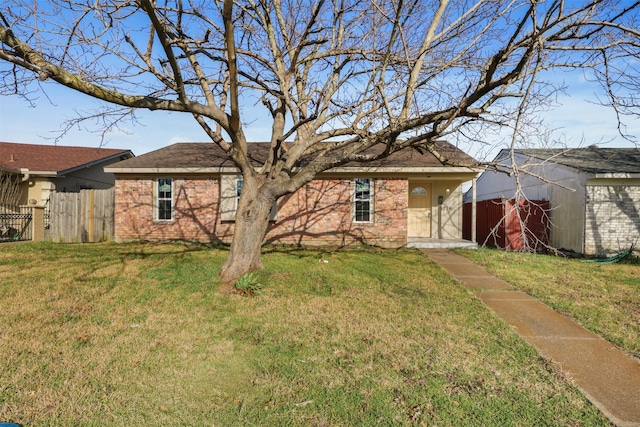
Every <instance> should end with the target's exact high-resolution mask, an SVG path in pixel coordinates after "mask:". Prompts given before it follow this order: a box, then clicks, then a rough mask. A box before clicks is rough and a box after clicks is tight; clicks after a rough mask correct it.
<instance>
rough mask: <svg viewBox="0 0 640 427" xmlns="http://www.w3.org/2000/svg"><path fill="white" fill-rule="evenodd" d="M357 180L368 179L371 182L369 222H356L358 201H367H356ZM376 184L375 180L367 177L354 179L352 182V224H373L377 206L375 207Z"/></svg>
mask: <svg viewBox="0 0 640 427" xmlns="http://www.w3.org/2000/svg"><path fill="white" fill-rule="evenodd" d="M356 179H368V180H369V199H368V201H369V220H368V221H358V220H356V202H358V201H367V200H365V199H359V200H356ZM374 183H375V180H374V179H373V178H367V177H360V178H354V179H352V180H351V186H352V188H351V201H352V203H351V206H352V207H351V220H352V222H354V223H356V224H373V216H374V213H375V205H374V201H375V194H374V190H373V189H374V187H375V186H374Z"/></svg>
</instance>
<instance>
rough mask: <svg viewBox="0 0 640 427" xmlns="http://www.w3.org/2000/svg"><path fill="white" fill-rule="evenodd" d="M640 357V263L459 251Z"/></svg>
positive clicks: (485, 250) (496, 251)
mask: <svg viewBox="0 0 640 427" xmlns="http://www.w3.org/2000/svg"><path fill="white" fill-rule="evenodd" d="M459 253H460V254H461V255H464V256H466V257H467V258H469V259H471V260H472V261H474V262H476V263H477V264H479V265H481V266H483V267H485V268H487V269H488V270H489V271H491V272H493V273H494V274H495V275H497V276H499V277H501V278H502V279H504V280H506V281H507V282H509V283H511V284H512V285H514V286H516V287H518V288H519V289H521V290H523V291H524V292H527V293H528V294H530V295H532V296H534V297H536V298H538V299H539V300H541V301H542V302H544V303H545V304H547V305H549V306H550V307H553V308H554V309H555V310H557V311H559V312H561V313H563V314H564V315H566V316H568V317H570V318H572V319H574V320H575V321H577V322H578V323H580V324H582V325H583V326H584V327H585V328H587V329H589V330H591V331H592V332H595V333H596V334H598V335H600V336H602V337H604V338H605V339H607V340H608V341H610V342H611V343H614V344H616V345H617V346H619V347H620V348H622V349H623V350H625V351H626V352H627V353H629V354H631V355H632V356H635V357H638V358H640V263H638V262H637V259H632V260H631V262H621V263H617V264H598V263H585V262H581V261H580V260H576V259H570V258H563V257H556V256H551V255H531V254H522V253H517V252H505V251H500V250H495V249H480V250H478V251H459Z"/></svg>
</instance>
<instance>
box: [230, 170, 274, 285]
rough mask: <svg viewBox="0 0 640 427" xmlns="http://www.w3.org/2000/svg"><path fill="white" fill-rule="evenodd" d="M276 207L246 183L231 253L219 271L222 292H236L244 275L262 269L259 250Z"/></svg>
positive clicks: (237, 214)
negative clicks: (239, 280) (237, 283)
mask: <svg viewBox="0 0 640 427" xmlns="http://www.w3.org/2000/svg"><path fill="white" fill-rule="evenodd" d="M245 182H246V181H245ZM252 194H253V195H252ZM273 203H274V201H273V200H270V198H268V197H266V196H265V195H263V194H261V193H260V192H258V190H257V189H251V188H250V186H249V185H247V184H246V183H245V185H244V188H243V189H242V195H241V197H240V202H239V206H238V211H237V212H236V223H235V230H234V233H233V239H232V241H231V250H230V251H229V256H228V257H227V260H226V261H225V263H224V264H223V265H222V269H221V270H220V280H221V281H222V289H221V291H222V292H231V291H233V286H234V285H235V283H236V282H237V281H238V279H240V278H241V277H242V276H243V275H245V274H247V273H250V272H252V271H254V270H259V269H261V268H262V262H261V261H260V249H261V247H262V242H263V240H264V236H265V234H266V232H267V227H268V225H269V214H270V212H271V207H272V206H273Z"/></svg>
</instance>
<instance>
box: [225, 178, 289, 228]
mask: <svg viewBox="0 0 640 427" xmlns="http://www.w3.org/2000/svg"><path fill="white" fill-rule="evenodd" d="M243 184H244V181H243V180H242V176H241V175H222V177H221V178H220V196H221V199H220V220H221V221H234V220H235V217H236V211H237V210H238V205H239V204H240V194H241V193H242V188H243V187H244V185H243ZM277 219H278V206H277V204H276V203H274V204H273V206H272V208H271V212H270V214H269V221H276V220H277Z"/></svg>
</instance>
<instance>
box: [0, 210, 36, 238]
mask: <svg viewBox="0 0 640 427" xmlns="http://www.w3.org/2000/svg"><path fill="white" fill-rule="evenodd" d="M32 220H33V209H32V208H31V207H29V206H8V205H0V242H16V241H21V240H31V236H32V235H33V232H32V227H33V221H32Z"/></svg>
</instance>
